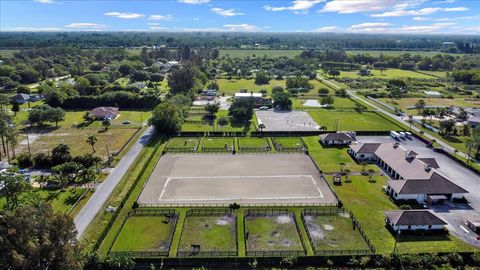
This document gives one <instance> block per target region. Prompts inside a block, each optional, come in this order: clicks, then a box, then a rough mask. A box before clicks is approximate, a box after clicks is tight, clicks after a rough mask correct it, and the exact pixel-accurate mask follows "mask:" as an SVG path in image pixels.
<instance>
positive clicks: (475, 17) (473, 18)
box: [436, 16, 480, 22]
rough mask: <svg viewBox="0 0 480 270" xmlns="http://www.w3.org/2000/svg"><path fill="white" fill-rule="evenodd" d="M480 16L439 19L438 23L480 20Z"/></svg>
mask: <svg viewBox="0 0 480 270" xmlns="http://www.w3.org/2000/svg"><path fill="white" fill-rule="evenodd" d="M478 19H480V17H479V16H462V17H453V18H438V19H436V21H439V22H442V21H443V22H445V21H459V20H478Z"/></svg>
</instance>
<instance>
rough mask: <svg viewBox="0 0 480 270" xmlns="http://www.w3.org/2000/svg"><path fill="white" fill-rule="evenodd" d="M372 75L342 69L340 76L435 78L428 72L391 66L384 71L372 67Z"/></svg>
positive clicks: (355, 77)
mask: <svg viewBox="0 0 480 270" xmlns="http://www.w3.org/2000/svg"><path fill="white" fill-rule="evenodd" d="M370 74H371V75H370V76H361V75H359V74H358V71H357V70H355V71H341V72H340V76H338V77H339V78H353V79H358V78H363V79H368V78H381V79H393V78H415V79H435V77H434V76H431V75H428V74H422V73H419V72H415V71H411V70H403V69H396V68H390V69H386V70H384V71H383V72H380V70H378V69H372V70H371V71H370Z"/></svg>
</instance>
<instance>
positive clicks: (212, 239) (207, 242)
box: [179, 216, 236, 251]
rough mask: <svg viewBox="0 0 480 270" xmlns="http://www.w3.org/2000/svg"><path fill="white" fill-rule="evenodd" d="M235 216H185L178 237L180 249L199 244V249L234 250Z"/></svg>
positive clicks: (187, 249) (185, 249)
mask: <svg viewBox="0 0 480 270" xmlns="http://www.w3.org/2000/svg"><path fill="white" fill-rule="evenodd" d="M235 222H236V218H235V216H208V217H206V216H205V217H203V216H187V218H186V219H185V223H184V225H183V232H182V236H181V238H180V245H179V250H180V251H190V250H191V245H200V251H235V250H236V231H235Z"/></svg>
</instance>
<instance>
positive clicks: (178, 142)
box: [167, 137, 200, 149]
mask: <svg viewBox="0 0 480 270" xmlns="http://www.w3.org/2000/svg"><path fill="white" fill-rule="evenodd" d="M199 141H200V138H188V137H174V138H172V139H170V140H169V141H168V144H167V148H185V149H193V148H195V147H196V146H197V145H198V143H199Z"/></svg>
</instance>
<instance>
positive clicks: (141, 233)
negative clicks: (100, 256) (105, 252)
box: [109, 208, 178, 257]
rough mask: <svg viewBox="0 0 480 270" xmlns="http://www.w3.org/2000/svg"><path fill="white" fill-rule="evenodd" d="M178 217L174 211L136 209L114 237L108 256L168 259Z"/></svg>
mask: <svg viewBox="0 0 480 270" xmlns="http://www.w3.org/2000/svg"><path fill="white" fill-rule="evenodd" d="M177 220H178V215H177V213H176V212H175V211H174V210H173V209H149V208H138V209H136V210H134V211H132V212H130V213H129V215H128V217H127V219H126V220H125V222H124V223H123V225H122V227H121V229H120V230H119V232H118V234H117V235H116V236H115V240H114V243H113V246H112V247H111V249H110V253H109V254H110V255H112V256H114V255H119V254H124V255H127V256H132V257H167V256H168V252H169V250H170V246H171V243H172V240H173V235H174V233H175V226H176V224H177Z"/></svg>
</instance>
